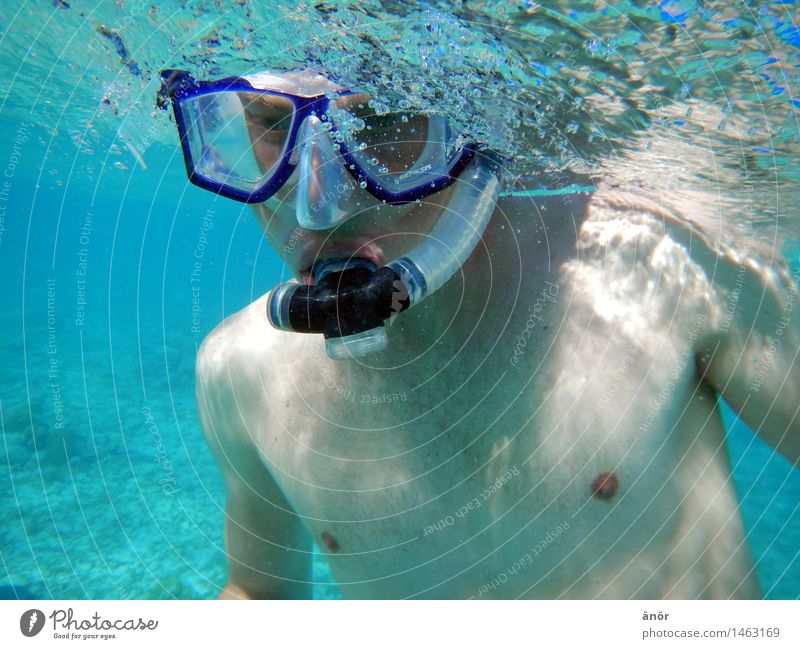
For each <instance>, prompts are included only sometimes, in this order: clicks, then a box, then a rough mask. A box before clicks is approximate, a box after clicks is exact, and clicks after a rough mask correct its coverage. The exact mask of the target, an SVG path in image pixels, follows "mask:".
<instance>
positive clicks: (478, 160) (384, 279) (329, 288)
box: [267, 153, 500, 360]
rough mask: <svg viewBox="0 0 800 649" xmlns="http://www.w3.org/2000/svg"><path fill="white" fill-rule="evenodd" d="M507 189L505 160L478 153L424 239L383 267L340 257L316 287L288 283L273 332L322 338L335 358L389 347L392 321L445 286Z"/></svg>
mask: <svg viewBox="0 0 800 649" xmlns="http://www.w3.org/2000/svg"><path fill="white" fill-rule="evenodd" d="M499 192H500V180H499V177H498V163H497V162H496V160H494V158H492V157H490V156H487V155H486V154H483V153H478V154H476V155H475V156H474V157H473V158H472V160H471V161H470V163H469V165H468V166H467V167H466V169H465V170H464V171H463V172H462V173H461V174H460V176H459V181H458V182H457V183H456V186H455V188H454V191H453V195H452V197H451V198H450V201H449V202H448V204H447V205H446V206H445V207H444V208H443V211H442V215H441V216H440V217H439V220H438V222H437V223H436V225H435V226H434V228H433V230H432V231H431V232H430V233H429V234H428V235H427V236H426V238H425V240H424V241H423V242H422V243H420V244H419V245H417V246H416V247H415V248H413V249H412V250H411V251H409V252H408V253H406V254H405V255H403V256H401V257H398V258H397V259H394V260H392V261H390V262H389V263H388V264H386V265H385V266H384V267H383V268H377V267H376V266H375V264H374V263H373V262H372V261H371V260H368V259H362V258H350V259H336V260H330V261H327V262H325V263H321V264H317V265H315V267H314V280H315V282H316V283H315V284H314V285H312V286H307V285H303V284H299V283H297V282H287V283H283V284H280V285H278V286H276V287H275V288H274V289H272V291H271V292H270V294H269V297H268V299H267V317H268V319H269V322H270V323H271V324H272V326H273V327H276V328H277V329H282V330H284V331H294V332H296V333H312V334H322V335H323V336H324V337H325V345H326V349H327V352H328V356H330V357H331V358H333V359H336V360H342V359H347V358H358V357H360V356H363V355H365V354H369V353H372V352H376V351H380V350H382V349H384V348H385V347H386V346H387V344H388V336H387V333H386V326H385V323H386V321H387V320H388V319H389V318H391V317H393V316H395V315H397V314H398V313H400V312H401V311H405V310H406V309H410V308H412V307H414V306H416V305H417V304H419V303H420V302H422V300H424V299H425V298H426V297H428V296H429V295H431V294H432V293H434V292H435V291H437V290H438V289H439V288H441V287H442V286H443V285H444V284H445V283H446V282H447V281H448V280H449V279H450V278H451V277H452V276H453V275H454V274H455V273H456V272H457V271H458V270H459V268H461V266H462V264H463V263H464V262H465V261H466V260H467V258H468V257H469V256H470V255H471V254H472V251H473V250H474V249H475V247H476V246H477V245H478V242H479V241H480V239H481V236H482V235H483V232H484V230H485V229H486V226H487V224H488V223H489V219H490V218H491V216H492V213H493V212H494V208H495V204H496V201H497V198H498V195H499Z"/></svg>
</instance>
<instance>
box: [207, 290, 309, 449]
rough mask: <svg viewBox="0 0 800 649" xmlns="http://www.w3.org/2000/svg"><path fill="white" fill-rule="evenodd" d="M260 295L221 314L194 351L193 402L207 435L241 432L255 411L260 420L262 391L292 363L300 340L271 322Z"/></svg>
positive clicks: (276, 384)
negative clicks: (243, 306) (244, 305)
mask: <svg viewBox="0 0 800 649" xmlns="http://www.w3.org/2000/svg"><path fill="white" fill-rule="evenodd" d="M266 300H267V296H266V295H264V296H262V297H260V298H259V299H258V300H256V301H255V302H253V303H252V304H250V305H249V306H247V307H245V308H244V309H242V310H241V311H239V312H237V313H235V314H233V315H231V316H229V317H227V318H225V320H223V321H222V322H221V323H220V324H219V325H217V327H216V328H215V329H214V330H213V331H212V332H211V333H210V334H209V335H208V336H207V337H206V339H205V340H204V341H203V344H202V345H201V346H200V349H199V350H198V353H197V364H196V389H197V402H198V407H199V409H200V412H201V417H203V419H204V421H203V424H204V428H205V429H206V433H207V436H208V435H210V434H214V433H212V430H213V431H216V434H215V436H217V435H219V434H223V432H224V435H225V436H226V437H228V438H231V437H237V436H244V437H246V438H247V439H248V440H249V439H250V434H249V433H248V432H247V431H246V429H247V428H248V427H249V425H250V424H252V423H253V422H254V421H255V420H254V417H258V418H260V419H262V420H263V418H264V417H265V416H268V412H269V409H268V408H265V407H264V405H265V404H264V399H265V398H266V395H267V393H270V394H272V395H274V394H275V392H276V390H280V389H281V386H282V385H283V384H284V383H285V381H284V380H282V379H285V378H287V376H289V375H290V374H291V373H292V372H293V371H294V368H296V367H297V365H296V364H295V363H292V359H293V358H294V359H296V358H297V354H298V353H299V351H300V350H299V349H297V348H298V347H301V346H302V343H303V342H304V341H303V340H298V338H301V337H298V336H296V335H295V336H293V335H292V334H291V333H287V332H283V331H278V330H276V329H274V328H273V327H272V326H270V324H269V322H268V320H267V317H266V311H265V308H266Z"/></svg>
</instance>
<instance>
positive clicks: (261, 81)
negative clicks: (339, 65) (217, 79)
mask: <svg viewBox="0 0 800 649" xmlns="http://www.w3.org/2000/svg"><path fill="white" fill-rule="evenodd" d="M242 78H243V79H245V80H246V81H248V82H249V83H250V85H252V86H253V87H254V88H259V89H264V90H266V89H270V90H277V91H279V92H285V93H288V94H292V95H297V96H299V97H318V96H319V95H324V94H325V93H331V92H341V91H343V90H346V88H343V87H342V86H340V85H338V84H336V83H334V82H333V81H331V80H330V79H328V78H326V77H324V76H322V75H321V74H319V73H318V72H312V71H310V70H301V71H297V72H266V71H265V72H259V73H257V74H251V75H248V76H244V77H242Z"/></svg>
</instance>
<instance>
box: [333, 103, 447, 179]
mask: <svg viewBox="0 0 800 649" xmlns="http://www.w3.org/2000/svg"><path fill="white" fill-rule="evenodd" d="M329 110H330V119H331V121H332V123H333V125H334V127H335V128H336V131H337V134H336V135H337V139H339V140H340V141H341V142H342V143H343V144H344V145H345V146H346V148H347V150H348V151H349V152H350V154H351V155H352V156H353V157H355V158H356V160H357V161H358V163H359V164H360V165H361V167H362V168H363V169H364V170H366V173H367V174H368V175H369V176H370V177H371V178H372V179H374V180H375V181H376V182H378V183H379V184H381V185H382V186H384V187H386V188H387V189H388V190H390V191H393V192H399V191H405V190H408V189H412V188H415V187H421V186H424V185H426V184H429V183H431V182H432V181H433V180H435V179H437V178H439V177H440V176H442V175H446V174H447V173H448V171H449V170H450V167H451V165H452V162H453V160H454V159H455V157H456V154H457V153H458V151H459V147H457V146H456V142H455V138H453V137H452V134H451V132H450V129H449V127H448V125H447V120H446V119H445V118H444V117H443V116H441V115H435V114H425V113H412V112H407V111H406V112H403V111H398V112H386V113H384V112H378V111H377V110H376V109H375V104H374V102H373V101H372V100H371V98H370V97H369V95H363V94H359V95H344V96H341V97H339V98H338V99H337V100H336V101H335V103H333V104H332V105H331V107H330V109H329Z"/></svg>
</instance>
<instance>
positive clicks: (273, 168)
mask: <svg viewBox="0 0 800 649" xmlns="http://www.w3.org/2000/svg"><path fill="white" fill-rule="evenodd" d="M167 83H168V85H169V90H170V95H171V98H172V103H173V107H174V110H175V116H176V121H177V123H178V128H179V132H180V136H181V142H182V146H183V150H184V156H185V159H186V163H187V169H188V171H189V175H190V179H191V180H192V182H194V183H195V184H198V185H200V186H201V187H205V188H207V189H210V190H211V191H214V192H217V193H220V194H223V195H224V196H227V197H230V198H233V199H235V200H240V201H245V202H248V203H252V206H253V209H254V211H255V213H256V216H257V217H258V219H259V221H260V223H261V225H262V226H263V228H264V231H265V234H266V237H267V239H268V240H269V242H270V244H271V245H272V246H273V247H274V248H275V250H276V251H277V252H278V253H279V254H280V255H281V257H282V259H283V261H284V263H285V264H286V267H287V269H288V270H289V271H290V272H291V274H292V275H293V277H294V281H292V282H289V283H285V284H281V285H280V286H278V287H276V288H275V289H273V290H272V291H271V292H270V293H269V294H268V295H265V296H263V297H262V298H260V299H258V300H257V301H256V302H254V303H253V304H251V305H250V306H248V307H247V308H245V309H244V310H242V311H241V312H239V313H236V314H235V315H233V316H230V317H229V318H226V319H225V321H224V322H222V323H221V324H220V325H219V326H218V327H217V328H216V329H215V330H214V331H213V332H212V333H211V334H210V335H209V336H208V337H207V338H206V340H205V341H204V343H203V345H202V347H201V349H200V352H199V355H198V359H197V398H198V404H199V410H200V414H201V421H202V424H203V428H204V431H205V434H206V437H207V440H208V443H209V445H210V447H211V449H212V451H213V453H214V455H215V457H216V458H217V460H218V462H219V464H220V467H221V469H222V471H223V473H224V476H225V480H226V483H227V488H228V496H227V507H226V521H225V536H226V546H227V552H228V555H229V581H228V583H227V585H226V586H225V588H224V589H223V591H222V593H221V594H220V596H221V597H225V598H307V597H310V596H311V584H312V541H315V542H316V543H317V545H318V546H319V547H320V549H321V551H322V552H323V553H324V554H325V556H326V557H327V559H328V561H329V563H330V566H331V570H332V572H333V575H334V576H335V578H336V580H337V582H338V584H339V587H340V589H341V592H342V595H343V596H344V597H346V598H407V597H420V598H517V597H531V598H582V599H586V598H632V597H635V598H649V599H661V598H687V599H691V598H699V597H704V598H730V597H739V598H758V597H760V596H761V594H760V588H759V584H758V580H757V577H756V573H755V566H754V562H753V559H752V557H751V554H750V551H749V548H748V546H747V542H746V537H745V533H744V529H743V524H742V520H741V516H740V513H739V508H738V501H737V497H736V493H735V491H734V485H733V481H732V478H731V468H730V464H729V460H728V456H727V452H726V446H725V431H724V428H723V425H722V421H721V417H720V407H719V404H718V397H719V396H723V397H724V398H725V399H726V401H728V403H729V404H730V405H731V406H732V407H733V409H734V410H735V411H737V412H738V413H739V415H740V416H741V417H742V419H743V420H744V421H745V422H747V423H748V424H749V425H750V426H751V427H752V429H753V430H754V431H756V433H757V434H758V435H760V436H761V437H762V438H763V439H764V440H765V441H766V442H767V443H769V444H770V445H771V446H772V447H773V448H775V449H777V450H778V451H779V452H780V453H782V454H783V455H784V456H785V457H787V458H788V459H789V460H790V461H791V462H793V463H794V464H796V465H797V464H798V462H800V418H798V414H797V410H798V404H799V403H800V371H799V370H798V365H797V362H796V357H797V352H798V349H800V328H799V327H798V325H797V318H796V317H795V318H792V317H791V315H792V306H793V305H794V301H795V297H796V289H795V288H794V285H793V282H792V280H791V278H790V277H789V276H788V274H787V273H786V272H785V270H783V269H782V268H781V267H780V266H779V264H778V263H777V262H776V263H775V264H774V265H773V267H769V266H763V265H762V266H759V265H757V264H755V263H753V262H751V261H750V260H749V259H746V258H743V257H738V256H737V255H736V253H734V252H732V251H723V252H719V251H718V250H716V249H712V247H710V246H708V245H706V244H705V243H704V241H703V240H702V239H701V238H700V237H699V236H697V235H696V233H693V232H692V231H690V230H689V229H688V228H687V227H686V226H685V225H682V222H681V221H680V220H679V219H678V218H676V215H675V214H673V213H671V212H670V211H669V210H668V209H667V208H664V207H662V206H660V205H658V204H656V203H654V202H652V201H651V200H649V199H647V198H646V197H642V196H639V195H635V194H633V193H630V194H629V193H624V192H621V191H620V190H617V189H610V188H603V187H602V186H600V188H599V189H598V190H597V191H595V192H593V193H592V194H591V195H587V194H582V193H574V194H571V195H566V196H551V197H548V198H537V199H536V200H532V199H526V200H519V199H518V198H514V197H511V196H501V195H500V191H499V189H500V183H499V177H498V174H499V166H500V164H501V161H499V160H497V159H496V158H495V157H494V156H493V155H492V154H491V153H490V152H488V151H486V150H483V149H481V148H480V147H479V146H477V145H475V144H473V143H469V142H462V141H461V139H460V138H458V137H457V136H458V134H456V133H453V132H452V131H451V130H450V128H449V126H448V124H447V121H446V120H445V118H444V117H442V116H440V115H428V114H413V113H410V112H384V111H380V110H377V109H376V107H375V102H374V101H373V100H371V99H370V98H369V97H367V96H365V95H363V94H358V93H356V92H349V91H347V90H345V89H344V88H341V87H338V86H336V85H335V84H333V83H332V82H331V81H329V80H327V79H326V78H324V77H322V76H320V75H318V74H315V73H311V72H295V73H283V74H278V73H261V74H257V75H253V76H248V77H242V78H235V79H231V78H229V79H225V80H221V81H216V82H199V81H195V80H193V79H191V78H190V77H188V75H185V74H175V73H172V74H170V75H169V76H168V78H167ZM298 280H299V281H298ZM734 296H735V299H734ZM270 323H271V325H272V326H270ZM320 334H321V335H320ZM326 352H327V353H326Z"/></svg>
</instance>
